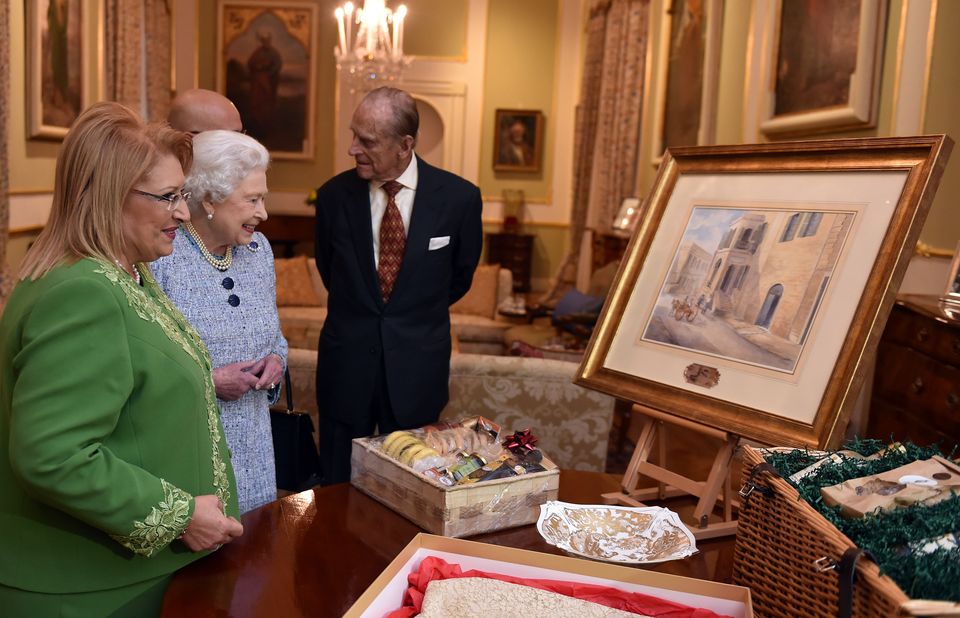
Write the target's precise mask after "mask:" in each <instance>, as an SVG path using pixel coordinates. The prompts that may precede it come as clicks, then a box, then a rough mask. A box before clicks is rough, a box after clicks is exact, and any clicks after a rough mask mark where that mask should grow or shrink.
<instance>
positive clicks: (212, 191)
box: [150, 131, 287, 512]
mask: <svg viewBox="0 0 960 618" xmlns="http://www.w3.org/2000/svg"><path fill="white" fill-rule="evenodd" d="M269 162H270V157H269V155H268V154H267V150H266V148H264V147H263V146H262V145H261V144H260V143H259V142H257V141H256V140H255V139H253V138H251V137H248V136H246V135H243V134H241V133H235V132H233V131H206V132H204V133H200V134H198V135H197V136H195V137H194V139H193V167H192V168H191V169H190V173H189V175H188V176H187V179H186V183H185V184H184V192H185V193H186V192H187V191H189V192H190V197H189V198H188V205H189V207H190V215H191V220H190V221H188V222H185V223H184V224H183V225H181V233H179V234H177V237H176V240H175V241H174V243H173V253H172V254H171V255H169V256H167V257H164V258H161V259H160V260H157V261H156V262H154V263H153V264H151V266H150V268H151V269H152V270H153V274H154V276H155V277H156V280H157V283H158V284H160V287H161V288H162V289H163V291H164V292H166V293H167V295H168V296H169V297H170V300H172V301H173V303H174V304H175V305H176V306H177V308H178V309H180V311H181V312H182V313H183V315H184V316H185V317H186V318H187V320H188V321H189V322H190V323H191V324H192V325H193V326H194V328H196V329H197V331H199V333H200V336H201V338H202V339H203V341H204V343H205V344H206V345H207V348H208V349H209V350H210V356H211V357H212V359H213V366H214V371H213V382H214V386H215V387H216V391H217V399H218V400H219V401H218V403H219V404H220V409H221V421H222V423H223V428H224V431H225V433H226V436H227V444H228V445H229V447H230V451H231V453H232V459H233V468H234V471H235V472H236V476H237V491H238V493H239V497H240V511H241V512H246V511H249V510H251V509H254V508H256V507H258V506H261V505H263V504H266V503H267V502H271V501H273V500H275V499H276V497H277V483H276V472H275V469H274V461H273V438H272V434H271V430H270V412H269V406H270V405H271V404H272V403H274V402H276V399H277V397H278V395H279V391H280V387H279V384H280V379H281V378H282V377H283V370H284V366H285V365H286V362H287V341H286V339H284V338H283V335H282V334H281V333H280V320H279V318H278V317H277V299H276V273H275V271H274V267H273V253H272V251H271V250H270V244H269V243H268V242H267V239H266V238H265V237H264V236H263V234H261V233H260V232H257V231H256V227H257V225H259V224H260V223H261V222H263V221H265V220H266V219H267V211H266V206H265V204H264V198H265V197H266V194H267V176H266V170H267V165H268V164H269Z"/></svg>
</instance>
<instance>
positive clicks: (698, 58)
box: [651, 0, 723, 165]
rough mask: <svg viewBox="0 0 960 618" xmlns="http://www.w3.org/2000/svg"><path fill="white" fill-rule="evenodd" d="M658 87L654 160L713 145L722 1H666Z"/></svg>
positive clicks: (655, 103)
mask: <svg viewBox="0 0 960 618" xmlns="http://www.w3.org/2000/svg"><path fill="white" fill-rule="evenodd" d="M663 5H664V13H663V14H662V15H661V18H660V39H659V40H660V45H659V48H658V54H657V58H658V61H657V64H656V68H655V71H656V75H655V86H654V93H655V94H654V109H655V116H654V137H653V142H652V143H653V153H652V157H651V159H652V161H653V163H654V165H659V164H660V158H661V156H662V155H663V151H664V150H665V149H667V148H671V147H675V146H697V145H701V146H702V145H707V144H712V143H714V140H715V136H716V114H717V85H718V83H719V72H720V43H721V31H722V29H723V0H664V3H663Z"/></svg>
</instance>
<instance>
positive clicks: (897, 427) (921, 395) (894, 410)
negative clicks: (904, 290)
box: [866, 294, 960, 453]
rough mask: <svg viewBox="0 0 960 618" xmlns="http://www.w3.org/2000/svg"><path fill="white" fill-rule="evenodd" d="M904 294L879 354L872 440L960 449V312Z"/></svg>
mask: <svg viewBox="0 0 960 618" xmlns="http://www.w3.org/2000/svg"><path fill="white" fill-rule="evenodd" d="M949 309H950V310H948V306H945V305H941V304H940V303H939V302H938V299H937V297H935V296H919V295H912V294H904V295H901V296H899V297H898V298H897V303H896V305H894V307H893V311H892V312H891V313H890V319H889V320H888V322H887V327H886V329H885V330H884V331H883V337H882V338H881V339H880V345H879V347H878V349H877V367H876V373H875V376H874V381H873V394H872V397H871V403H870V416H869V419H868V421H867V430H866V435H867V436H868V437H871V438H879V439H881V440H885V441H887V440H889V439H890V436H891V435H892V436H893V438H894V439H895V440H906V439H909V440H912V441H913V442H916V443H918V444H929V443H931V442H935V441H942V445H941V446H942V448H943V449H945V450H946V452H948V453H949V452H950V449H951V448H953V445H955V444H958V443H960V317H958V316H960V311H958V310H957V309H953V308H949Z"/></svg>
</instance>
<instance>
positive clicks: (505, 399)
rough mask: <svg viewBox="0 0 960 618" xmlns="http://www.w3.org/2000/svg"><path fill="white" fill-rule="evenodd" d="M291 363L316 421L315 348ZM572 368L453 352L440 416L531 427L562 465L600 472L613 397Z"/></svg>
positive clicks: (303, 402) (298, 394) (298, 400)
mask: <svg viewBox="0 0 960 618" xmlns="http://www.w3.org/2000/svg"><path fill="white" fill-rule="evenodd" d="M288 361H289V362H288V364H289V367H290V381H291V383H292V386H293V401H294V407H296V408H297V409H298V410H301V411H304V412H309V413H310V415H311V416H312V417H313V420H314V425H315V426H317V393H316V371H317V352H316V350H310V349H302V348H291V349H290V353H289V357H288ZM577 367H578V365H577V364H576V363H569V362H564V361H558V360H550V359H543V358H523V357H509V356H490V355H485V354H453V355H452V356H451V358H450V402H449V403H448V404H447V407H446V409H444V411H443V412H442V414H441V418H443V419H461V418H468V417H472V416H478V415H479V416H485V417H487V418H489V419H490V420H492V421H494V422H497V423H499V424H500V425H501V426H502V427H503V428H504V429H505V430H509V431H514V430H520V429H527V428H529V429H530V430H531V431H532V433H533V434H534V435H535V436H537V438H538V446H540V447H541V448H542V449H543V451H544V452H545V453H546V454H547V456H548V457H550V458H551V459H552V460H553V461H554V462H555V463H556V464H557V465H558V466H560V468H562V469H568V470H571V469H572V470H591V471H599V472H602V471H603V470H604V468H605V465H606V457H607V442H608V440H609V436H610V425H611V423H612V422H613V406H614V399H613V398H612V397H610V396H608V395H604V394H602V393H597V392H594V391H590V390H587V389H585V388H582V387H580V386H577V385H575V384H573V378H574V375H575V373H576V371H577ZM280 401H281V402H283V401H285V397H284V396H283V395H281V397H280Z"/></svg>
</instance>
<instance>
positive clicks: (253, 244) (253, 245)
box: [247, 240, 260, 253]
mask: <svg viewBox="0 0 960 618" xmlns="http://www.w3.org/2000/svg"><path fill="white" fill-rule="evenodd" d="M247 249H248V250H249V251H250V253H256V252H257V251H259V250H260V243H258V242H257V241H255V240H251V241H250V244H249V245H247Z"/></svg>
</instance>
